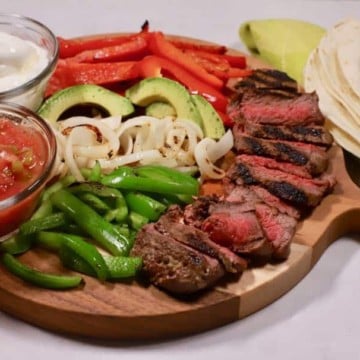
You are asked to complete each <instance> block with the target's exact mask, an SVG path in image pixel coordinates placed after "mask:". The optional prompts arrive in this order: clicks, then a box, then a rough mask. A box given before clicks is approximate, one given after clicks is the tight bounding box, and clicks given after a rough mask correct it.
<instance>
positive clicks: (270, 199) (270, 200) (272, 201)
mask: <svg viewBox="0 0 360 360" xmlns="http://www.w3.org/2000/svg"><path fill="white" fill-rule="evenodd" d="M250 188H251V189H252V190H253V191H254V192H255V193H256V195H257V196H259V198H260V199H261V200H262V201H263V202H264V203H265V204H266V205H268V206H270V207H274V208H275V209H277V210H278V211H279V212H280V213H282V214H286V215H289V216H291V217H292V218H294V219H296V220H298V219H300V218H301V216H302V213H301V211H300V210H299V209H297V208H296V207H294V206H291V205H289V204H287V203H286V202H284V201H282V200H281V199H280V198H278V197H277V196H274V195H273V194H271V193H270V192H269V191H267V190H266V189H265V188H263V187H261V186H257V185H252V186H250Z"/></svg>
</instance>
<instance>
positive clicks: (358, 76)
mask: <svg viewBox="0 0 360 360" xmlns="http://www.w3.org/2000/svg"><path fill="white" fill-rule="evenodd" d="M335 36H336V43H337V58H338V61H339V65H340V68H341V70H342V73H343V75H344V78H345V80H346V82H347V83H348V84H349V86H350V87H351V89H352V90H353V91H354V93H355V94H356V95H357V96H358V97H359V98H360V71H359V70H360V41H359V40H360V22H359V21H356V20H353V19H350V20H348V21H346V22H345V21H343V22H341V23H340V24H339V25H338V27H337V31H336V33H335Z"/></svg>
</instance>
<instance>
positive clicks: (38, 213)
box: [31, 199, 52, 220]
mask: <svg viewBox="0 0 360 360" xmlns="http://www.w3.org/2000/svg"><path fill="white" fill-rule="evenodd" d="M51 213H52V204H51V202H50V201H49V199H47V200H44V201H42V202H41V203H40V205H39V207H38V208H37V209H36V210H35V212H34V213H33V215H32V216H31V220H34V219H39V218H42V217H45V216H48V215H50V214H51Z"/></svg>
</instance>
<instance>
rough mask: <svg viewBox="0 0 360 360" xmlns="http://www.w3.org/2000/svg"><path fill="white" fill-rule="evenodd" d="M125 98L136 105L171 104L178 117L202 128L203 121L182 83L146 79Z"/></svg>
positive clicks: (155, 78) (133, 87)
mask: <svg viewBox="0 0 360 360" xmlns="http://www.w3.org/2000/svg"><path fill="white" fill-rule="evenodd" d="M125 96H126V97H127V98H129V99H130V100H131V101H132V102H133V103H134V104H135V105H139V106H148V105H149V104H151V103H153V102H158V101H160V102H166V103H169V104H170V105H171V106H172V107H173V108H174V109H175V112H176V115H177V117H179V118H181V119H187V120H190V121H193V122H195V123H196V124H198V125H199V126H200V127H202V120H201V116H200V113H199V111H198V109H197V107H196V106H195V105H194V103H193V101H192V99H191V95H190V93H189V92H188V90H187V89H186V87H184V86H183V85H181V84H180V83H178V82H177V81H174V80H170V79H167V78H162V77H152V78H146V79H144V80H141V81H139V82H138V83H136V84H135V85H133V86H132V87H130V88H129V89H127V90H126V92H125Z"/></svg>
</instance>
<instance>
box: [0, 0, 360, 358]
mask: <svg viewBox="0 0 360 360" xmlns="http://www.w3.org/2000/svg"><path fill="white" fill-rule="evenodd" d="M210 4H211V5H210ZM0 5H1V6H0V11H1V12H16V13H21V14H24V15H27V16H31V17H34V18H36V19H37V20H39V21H41V22H43V23H45V24H47V25H48V26H49V27H50V28H51V29H52V30H53V31H54V32H55V33H56V34H57V35H61V36H64V37H71V36H80V35H84V34H94V33H105V32H119V31H120V32H121V31H137V30H138V29H139V28H140V26H141V25H142V23H143V22H144V20H145V19H147V20H149V22H150V27H151V28H152V29H153V30H155V29H158V30H162V31H164V32H166V33H173V34H181V35H187V36H193V37H198V38H202V39H206V40H211V41H215V42H218V43H222V44H225V45H228V46H231V47H234V48H238V49H242V46H241V44H240V41H239V38H238V34H237V31H238V27H239V25H240V24H241V23H242V22H243V21H246V20H249V19H255V18H259V19H264V18H280V17H287V18H299V19H303V20H308V21H311V22H315V23H318V24H320V25H323V26H325V27H329V26H331V25H333V24H334V23H335V22H337V21H338V20H340V19H342V18H345V17H351V16H353V15H354V16H358V17H360V2H359V1H341V0H338V1H324V0H317V1H309V0H303V1H291V0H288V1H275V0H272V1H255V0H248V1H240V0H233V1H231V0H221V1H215V0H204V1H197V0H192V1H188V0H182V1H175V0H167V1H166V0H163V1H161V0H152V1H146V0H143V1H139V0H128V1H121V0H83V1H77V0H48V1H46V0H31V1H30V0H0ZM359 220H360V219H359ZM359 239H360V236H359V235H358V234H352V235H347V236H344V237H342V238H341V239H339V240H338V241H336V242H335V243H334V244H333V245H331V246H330V248H329V249H328V250H327V251H326V252H325V254H324V255H323V256H322V258H321V259H320V261H319V262H318V263H317V264H316V266H315V267H314V269H313V270H312V271H311V273H310V274H308V275H307V276H306V277H305V278H304V279H303V280H302V281H301V282H300V283H299V284H298V285H297V286H296V287H295V288H294V289H292V290H291V291H290V292H288V293H287V294H286V295H284V296H283V297H282V298H280V299H279V300H277V301H276V302H275V303H273V304H272V305H270V306H268V307H266V308H265V309H263V310H261V311H259V312H257V313H256V314H254V315H251V316H249V317H247V318H246V319H243V320H241V321H238V322H236V323H233V324H230V325H227V326H224V327H222V328H219V329H215V330H212V331H209V332H206V333H202V334H200V335H196V336H191V337H185V338H181V339H176V340H171V341H165V342H155V343H150V344H144V343H139V344H124V343H122V342H111V343H107V342H96V341H93V340H84V339H81V340H80V339H76V338H68V337H64V336H61V335H57V334H53V333H50V332H47V331H44V330H42V329H39V328H36V327H33V326H31V325H28V324H25V323H23V322H21V321H18V320H16V319H14V318H12V317H9V316H7V315H5V314H3V313H1V312H0V357H1V358H2V359H4V360H5V359H6V360H10V359H20V358H26V359H37V360H42V359H46V360H49V359H52V360H57V359H73V358H76V359H79V360H82V359H86V360H92V359H97V360H100V359H127V360H130V359H143V358H145V357H146V359H149V360H151V359H156V360H161V359H187V360H189V359H204V358H206V359H225V358H228V357H230V356H231V357H232V358H241V359H246V360H251V359H267V360H272V359H276V360H283V359H286V360H288V359H292V360H297V359H301V360H303V359H316V360H322V359H324V360H325V359H326V360H330V359H331V360H332V359H347V360H353V359H360V349H359V348H360V342H359V337H360V281H359V274H360V246H359V245H360V243H359ZM189 321H191V319H189Z"/></svg>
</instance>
